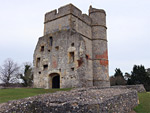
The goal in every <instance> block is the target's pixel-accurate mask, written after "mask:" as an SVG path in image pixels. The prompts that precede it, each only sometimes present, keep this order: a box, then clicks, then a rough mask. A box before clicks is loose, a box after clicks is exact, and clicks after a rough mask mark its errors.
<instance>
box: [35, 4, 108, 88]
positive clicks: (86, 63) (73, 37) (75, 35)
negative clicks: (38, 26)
mask: <svg viewBox="0 0 150 113" xmlns="http://www.w3.org/2000/svg"><path fill="white" fill-rule="evenodd" d="M105 17H106V14H105V11H104V10H101V9H95V8H92V7H91V6H90V9H89V16H88V15H86V14H82V12H81V11H80V10H79V9H78V8H76V7H75V6H73V5H72V4H69V5H66V6H63V7H60V8H59V9H58V12H57V10H53V11H51V12H48V13H46V14H45V22H44V36H42V37H40V38H39V40H38V43H37V46H36V48H35V51H34V61H33V64H34V87H38V88H67V87H89V86H109V75H108V54H107V52H108V51H107V37H106V29H107V28H106V18H105Z"/></svg>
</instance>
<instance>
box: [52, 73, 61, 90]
mask: <svg viewBox="0 0 150 113" xmlns="http://www.w3.org/2000/svg"><path fill="white" fill-rule="evenodd" d="M52 88H60V76H59V75H58V74H57V75H55V76H54V77H53V78H52Z"/></svg>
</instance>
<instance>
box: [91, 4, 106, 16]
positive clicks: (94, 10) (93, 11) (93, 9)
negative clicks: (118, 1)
mask: <svg viewBox="0 0 150 113" xmlns="http://www.w3.org/2000/svg"><path fill="white" fill-rule="evenodd" d="M96 12H100V13H104V14H105V16H106V12H105V11H104V10H103V9H96V8H92V6H90V8H89V15H90V14H91V13H96Z"/></svg>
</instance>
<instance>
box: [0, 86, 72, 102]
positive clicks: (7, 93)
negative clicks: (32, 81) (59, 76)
mask: <svg viewBox="0 0 150 113" xmlns="http://www.w3.org/2000/svg"><path fill="white" fill-rule="evenodd" d="M69 90H71V89H69V88H67V89H40V88H15V89H14V88H13V89H0V103H3V102H8V101H10V100H17V99H22V98H26V97H31V96H35V95H38V94H44V93H54V92H56V91H69Z"/></svg>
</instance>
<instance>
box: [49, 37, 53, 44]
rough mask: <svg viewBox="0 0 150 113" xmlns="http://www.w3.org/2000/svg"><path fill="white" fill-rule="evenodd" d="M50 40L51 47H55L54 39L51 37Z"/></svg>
mask: <svg viewBox="0 0 150 113" xmlns="http://www.w3.org/2000/svg"><path fill="white" fill-rule="evenodd" d="M49 40H50V46H53V37H49Z"/></svg>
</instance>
